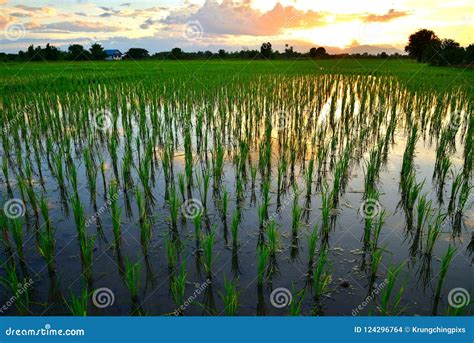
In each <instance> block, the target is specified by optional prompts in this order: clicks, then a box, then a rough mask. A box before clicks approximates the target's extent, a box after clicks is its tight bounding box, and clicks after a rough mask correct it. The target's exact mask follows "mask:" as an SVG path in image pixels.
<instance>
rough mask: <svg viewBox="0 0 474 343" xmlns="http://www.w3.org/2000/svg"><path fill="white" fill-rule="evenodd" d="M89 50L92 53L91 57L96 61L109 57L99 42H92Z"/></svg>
mask: <svg viewBox="0 0 474 343" xmlns="http://www.w3.org/2000/svg"><path fill="white" fill-rule="evenodd" d="M89 51H90V54H91V59H93V60H95V61H101V60H104V59H105V58H106V57H107V54H106V52H105V51H104V48H103V47H102V45H100V44H98V43H95V44H92V46H91V48H90V49H89Z"/></svg>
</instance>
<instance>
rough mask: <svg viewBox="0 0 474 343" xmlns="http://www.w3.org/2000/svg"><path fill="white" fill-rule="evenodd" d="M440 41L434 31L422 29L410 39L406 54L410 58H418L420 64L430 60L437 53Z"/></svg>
mask: <svg viewBox="0 0 474 343" xmlns="http://www.w3.org/2000/svg"><path fill="white" fill-rule="evenodd" d="M439 44H440V40H439V38H438V36H436V34H435V33H434V32H433V31H430V30H426V29H422V30H419V31H417V32H415V33H413V34H412V35H410V37H409V38H408V45H407V46H406V47H405V52H407V53H408V55H409V56H411V57H413V58H416V60H417V61H418V62H423V61H427V60H429V59H430V58H431V57H432V56H433V55H434V53H435V50H437V49H436V47H437V46H439Z"/></svg>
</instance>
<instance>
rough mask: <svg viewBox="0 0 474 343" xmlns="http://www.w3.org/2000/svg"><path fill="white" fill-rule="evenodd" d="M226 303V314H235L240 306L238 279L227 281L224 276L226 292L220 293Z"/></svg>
mask: <svg viewBox="0 0 474 343" xmlns="http://www.w3.org/2000/svg"><path fill="white" fill-rule="evenodd" d="M220 295H221V298H222V302H223V303H224V311H225V314H226V316H235V315H236V314H237V308H238V306H239V292H238V291H237V281H234V282H232V281H227V280H226V279H225V278H224V293H220Z"/></svg>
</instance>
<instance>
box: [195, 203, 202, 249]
mask: <svg viewBox="0 0 474 343" xmlns="http://www.w3.org/2000/svg"><path fill="white" fill-rule="evenodd" d="M193 222H194V234H195V236H196V240H197V241H198V243H199V242H200V240H201V235H202V212H201V211H198V212H197V213H196V215H195V216H194V218H193Z"/></svg>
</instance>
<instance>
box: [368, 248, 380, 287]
mask: <svg viewBox="0 0 474 343" xmlns="http://www.w3.org/2000/svg"><path fill="white" fill-rule="evenodd" d="M382 257H383V249H374V250H373V251H371V264H370V280H369V294H370V292H372V288H373V285H374V283H375V280H376V279H377V272H378V270H379V266H380V263H381V262H382Z"/></svg>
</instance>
